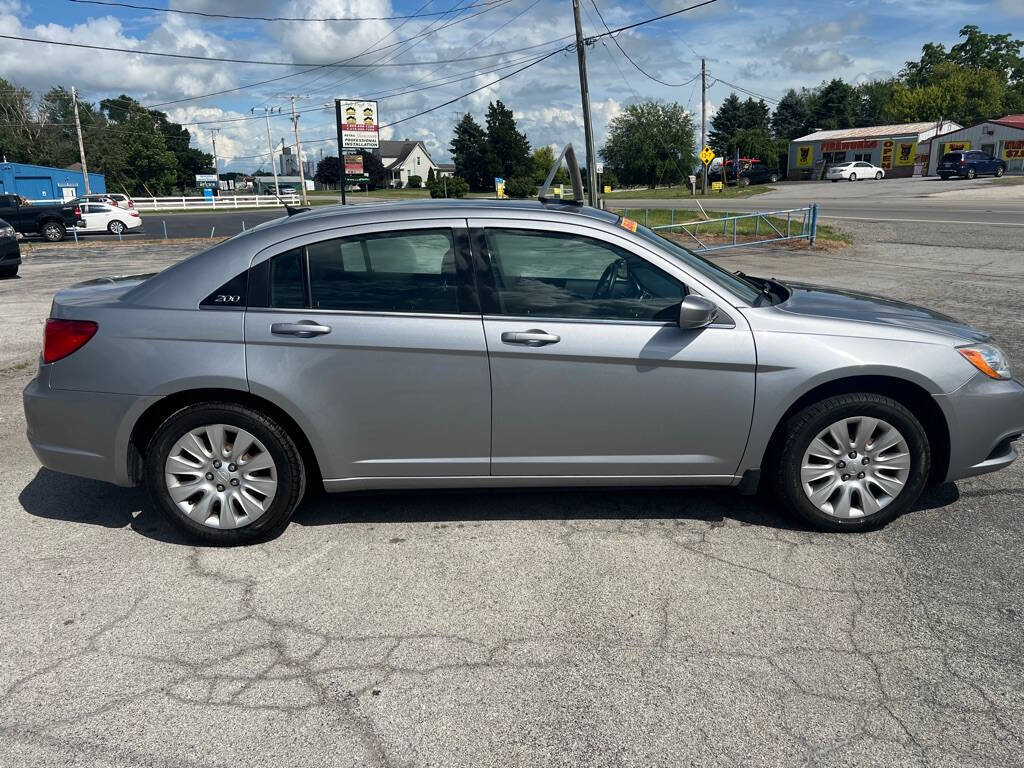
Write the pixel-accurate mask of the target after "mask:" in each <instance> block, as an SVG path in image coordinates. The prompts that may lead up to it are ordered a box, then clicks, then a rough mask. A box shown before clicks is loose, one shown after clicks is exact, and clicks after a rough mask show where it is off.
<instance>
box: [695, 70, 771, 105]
mask: <svg viewBox="0 0 1024 768" xmlns="http://www.w3.org/2000/svg"><path fill="white" fill-rule="evenodd" d="M715 83H721V84H722V85H727V86H729V87H730V88H733V89H735V90H737V91H739V92H740V93H743V94H746V95H747V96H752V97H756V98H758V99H762V100H763V101H770V102H771V103H772V104H778V103H779V100H778V99H773V98H772V97H771V96H765V95H764V94H763V93H758V92H757V91H752V90H750V89H749V88H744V87H743V86H742V85H735V84H733V83H730V82H727V81H725V80H723V79H722V78H720V77H716V78H715V79H714V80H713V81H712V83H711V85H714V84H715Z"/></svg>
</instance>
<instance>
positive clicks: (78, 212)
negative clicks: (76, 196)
mask: <svg viewBox="0 0 1024 768" xmlns="http://www.w3.org/2000/svg"><path fill="white" fill-rule="evenodd" d="M75 218H78V219H80V218H82V209H81V208H79V207H78V206H77V205H76V206H75Z"/></svg>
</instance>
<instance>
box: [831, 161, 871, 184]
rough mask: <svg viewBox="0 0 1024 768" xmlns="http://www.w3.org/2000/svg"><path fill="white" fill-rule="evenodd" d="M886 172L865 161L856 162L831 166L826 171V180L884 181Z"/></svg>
mask: <svg viewBox="0 0 1024 768" xmlns="http://www.w3.org/2000/svg"><path fill="white" fill-rule="evenodd" d="M884 176H885V171H883V170H882V169H881V168H879V167H878V166H877V165H872V164H871V163H866V162H864V161H863V160H855V161H851V162H848V163H837V164H836V165H831V166H829V168H828V170H827V171H825V178H826V179H829V180H831V181H841V180H842V179H846V180H847V181H857V179H876V180H879V179H882V178H883V177H884Z"/></svg>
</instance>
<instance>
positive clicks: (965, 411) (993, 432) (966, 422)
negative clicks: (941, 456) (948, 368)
mask: <svg viewBox="0 0 1024 768" xmlns="http://www.w3.org/2000/svg"><path fill="white" fill-rule="evenodd" d="M936 400H937V401H938V403H939V405H940V407H942V409H943V410H944V411H945V413H946V418H947V420H948V422H949V433H950V455H949V470H948V472H947V473H946V477H945V479H946V480H947V481H949V480H959V479H962V478H965V477H973V476H975V475H983V474H985V473H987V472H995V471H996V470H999V469H1003V468H1004V467H1007V466H1009V465H1010V464H1012V463H1013V462H1014V461H1015V460H1016V459H1017V451H1016V450H1015V449H1014V447H1013V442H1014V441H1015V440H1016V439H1018V438H1020V436H1021V435H1024V385H1022V384H1021V383H1020V382H1018V381H1015V380H1010V381H995V380H993V379H990V378H988V377H986V376H984V375H982V374H978V375H977V376H975V377H974V378H973V379H971V380H970V381H969V382H968V383H967V384H965V385H964V386H963V387H961V388H960V389H958V390H957V391H956V392H953V393H952V394H949V395H938V396H936Z"/></svg>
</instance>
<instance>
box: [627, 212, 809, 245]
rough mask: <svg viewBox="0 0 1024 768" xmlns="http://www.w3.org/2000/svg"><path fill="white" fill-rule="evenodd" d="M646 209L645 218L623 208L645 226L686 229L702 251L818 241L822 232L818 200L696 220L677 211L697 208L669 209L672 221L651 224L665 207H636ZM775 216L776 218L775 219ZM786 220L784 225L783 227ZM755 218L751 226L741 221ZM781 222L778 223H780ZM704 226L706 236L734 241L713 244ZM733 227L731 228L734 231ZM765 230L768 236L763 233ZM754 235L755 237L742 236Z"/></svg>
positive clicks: (666, 229)
mask: <svg viewBox="0 0 1024 768" xmlns="http://www.w3.org/2000/svg"><path fill="white" fill-rule="evenodd" d="M636 210H642V211H643V216H642V218H641V217H640V216H638V215H633V216H630V213H631V211H630V210H628V209H627V210H625V211H623V216H626V217H628V218H632V219H634V220H637V221H643V223H644V225H645V226H648V227H650V228H651V229H653V230H656V231H668V232H675V231H679V232H682V233H685V234H686V235H688V236H689V237H690V239H691V240H692V241H693V246H694V247H695V249H696V250H699V251H721V250H725V249H726V248H744V247H747V246H751V245H764V244H766V243H779V242H785V241H792V240H806V241H807V242H808V243H809V244H811V245H814V240H815V237H816V236H817V232H818V204H817V203H811V204H810V205H808V206H806V207H804V208H787V209H785V210H781V211H755V212H754V213H730V214H727V215H725V216H721V217H719V218H717V219H698V220H696V221H680V222H676V221H675V218H676V214H677V213H685V214H686V216H687V217H692V216H693V211H691V210H689V209H686V210H678V211H677V210H676V209H675V208H670V209H668V211H667V212H668V215H669V223H668V224H657V225H655V226H651V225H650V223H649V222H650V219H651V212H652V211H656V212H657V214H658V216H661V215H662V214H664V213H665V209H661V208H643V209H633V212H634V214H635V212H636ZM773 219H774V221H773ZM783 220H785V221H784V224H785V226H784V228H783ZM750 221H752V222H753V227H752V229H753V231H750V229H751V227H750V226H749V225H748V224H746V223H744V224H743V225H742V227H741V224H740V223H741V222H750ZM776 222H778V226H777V225H776ZM701 228H703V235H704V237H705V238H709V237H711V236H715V237H725V238H727V239H728V238H729V236H730V234H731V235H732V242H726V243H722V244H709V243H707V242H705V241H704V240H702V239H701V234H702V232H701ZM730 230H731V232H730ZM762 232H763V233H764V235H765V237H763V238H762V237H761V235H762ZM741 237H742V238H747V237H750V238H752V239H744V240H741V239H740V238H741Z"/></svg>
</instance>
